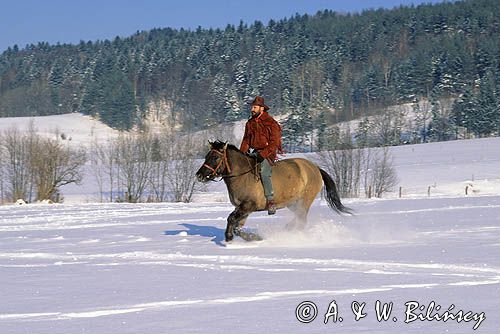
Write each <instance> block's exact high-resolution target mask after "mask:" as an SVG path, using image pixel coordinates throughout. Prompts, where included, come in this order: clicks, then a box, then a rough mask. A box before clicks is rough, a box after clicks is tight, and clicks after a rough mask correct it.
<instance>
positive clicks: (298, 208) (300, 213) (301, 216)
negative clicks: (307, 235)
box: [285, 200, 309, 230]
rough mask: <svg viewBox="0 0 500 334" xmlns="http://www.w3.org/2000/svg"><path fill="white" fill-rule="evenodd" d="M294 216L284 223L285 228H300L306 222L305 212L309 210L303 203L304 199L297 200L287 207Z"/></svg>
mask: <svg viewBox="0 0 500 334" xmlns="http://www.w3.org/2000/svg"><path fill="white" fill-rule="evenodd" d="M288 208H289V209H290V210H291V211H292V212H293V214H294V215H295V217H294V218H293V220H292V221H290V222H289V223H288V224H286V227H285V228H286V229H287V230H302V229H304V227H305V226H306V224H307V212H308V211H309V207H306V206H305V205H304V201H303V200H300V201H297V202H296V203H295V204H293V205H291V206H289V207H288Z"/></svg>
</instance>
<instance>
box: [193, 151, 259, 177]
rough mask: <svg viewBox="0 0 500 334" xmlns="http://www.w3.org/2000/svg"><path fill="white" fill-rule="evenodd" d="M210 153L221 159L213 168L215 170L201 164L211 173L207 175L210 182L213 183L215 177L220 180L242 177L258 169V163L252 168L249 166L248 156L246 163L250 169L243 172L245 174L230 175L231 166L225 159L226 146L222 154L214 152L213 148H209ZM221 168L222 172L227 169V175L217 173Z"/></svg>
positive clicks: (205, 164)
mask: <svg viewBox="0 0 500 334" xmlns="http://www.w3.org/2000/svg"><path fill="white" fill-rule="evenodd" d="M210 152H215V153H217V154H218V155H220V156H221V159H220V160H219V162H218V163H217V166H215V168H214V167H212V166H210V165H209V164H207V163H204V164H203V167H206V168H208V169H209V170H211V171H212V173H211V174H210V175H209V177H210V180H211V181H215V180H214V179H215V178H216V177H220V178H221V180H222V179H224V178H230V177H237V176H242V175H245V174H248V173H250V172H252V171H254V170H255V171H257V170H258V168H257V167H258V165H259V163H257V164H256V165H255V167H252V165H251V164H250V161H249V160H248V156H247V161H248V164H249V166H250V169H249V170H247V171H245V172H243V173H240V174H236V175H231V166H230V165H229V160H228V159H227V144H225V145H224V148H223V149H222V152H220V151H219V150H216V149H215V148H211V149H210ZM221 167H222V171H224V168H225V169H227V174H222V172H219V170H220V168H221ZM256 175H258V173H257V172H256ZM221 180H218V181H221ZM216 182H217V181H216Z"/></svg>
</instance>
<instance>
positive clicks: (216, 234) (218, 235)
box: [163, 224, 224, 246]
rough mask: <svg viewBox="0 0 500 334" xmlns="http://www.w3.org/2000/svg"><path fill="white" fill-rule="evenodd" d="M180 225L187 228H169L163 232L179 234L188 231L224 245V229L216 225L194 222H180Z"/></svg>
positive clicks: (189, 233) (190, 233)
mask: <svg viewBox="0 0 500 334" xmlns="http://www.w3.org/2000/svg"><path fill="white" fill-rule="evenodd" d="M179 226H184V227H185V228H187V230H174V231H170V230H167V231H165V232H164V233H163V234H165V235H178V234H179V233H181V232H187V234H188V235H199V236H201V237H207V238H212V240H210V241H212V242H213V243H215V244H216V245H219V246H223V244H222V241H223V240H224V230H223V229H221V228H217V227H214V226H200V225H194V224H179Z"/></svg>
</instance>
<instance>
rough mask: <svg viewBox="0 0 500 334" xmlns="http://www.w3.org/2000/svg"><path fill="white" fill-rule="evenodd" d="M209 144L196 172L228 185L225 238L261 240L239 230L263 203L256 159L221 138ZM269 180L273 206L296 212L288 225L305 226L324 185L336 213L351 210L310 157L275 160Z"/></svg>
mask: <svg viewBox="0 0 500 334" xmlns="http://www.w3.org/2000/svg"><path fill="white" fill-rule="evenodd" d="M209 145H210V151H209V152H208V153H207V155H206V156H205V161H204V163H203V165H202V166H201V167H200V168H199V170H198V171H197V172H196V177H197V179H198V181H200V182H208V181H215V180H216V179H217V178H221V179H222V180H224V183H225V184H226V186H227V190H228V193H229V199H230V201H231V204H233V205H234V206H235V209H234V211H233V212H231V214H230V215H229V217H228V218H227V227H226V231H225V239H226V242H230V241H232V240H233V238H234V236H235V235H236V236H240V237H242V238H243V239H245V240H247V241H251V240H262V238H261V237H260V236H258V235H256V234H252V233H249V232H244V231H243V230H242V227H243V226H244V225H245V222H246V219H247V217H248V216H249V215H250V214H251V213H252V212H256V211H264V210H265V207H266V199H265V196H264V187H263V186H262V182H261V181H260V173H259V166H258V163H257V161H256V159H255V158H253V157H250V156H248V155H247V154H245V153H243V152H242V151H240V150H239V149H238V148H237V147H236V146H234V145H231V144H228V143H225V142H222V141H216V142H209ZM271 180H272V183H273V190H274V202H275V205H276V208H277V209H282V208H285V207H286V208H288V209H290V210H291V211H292V212H293V213H294V214H295V218H294V220H292V222H290V223H289V224H288V225H287V227H289V228H295V229H303V228H304V227H305V225H306V224H307V214H308V212H309V208H310V207H311V204H312V203H313V201H314V199H315V198H316V195H317V194H318V193H319V192H320V190H321V189H322V188H323V185H324V186H325V188H326V189H325V190H326V196H325V197H326V201H327V203H328V206H329V207H330V208H331V209H332V210H333V211H335V212H337V213H346V214H352V212H351V210H350V209H349V208H348V207H345V206H344V205H343V204H342V203H341V201H340V197H339V195H338V192H337V187H336V186H335V182H334V181H333V179H332V178H331V176H330V175H328V173H327V172H325V171H324V170H323V169H321V168H319V167H318V166H317V165H315V164H314V163H312V162H311V161H309V160H306V159H302V158H290V159H284V160H279V161H277V162H275V163H274V165H273V167H272V178H271Z"/></svg>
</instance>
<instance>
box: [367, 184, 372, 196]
mask: <svg viewBox="0 0 500 334" xmlns="http://www.w3.org/2000/svg"><path fill="white" fill-rule="evenodd" d="M368 198H372V186H369V187H368Z"/></svg>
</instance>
